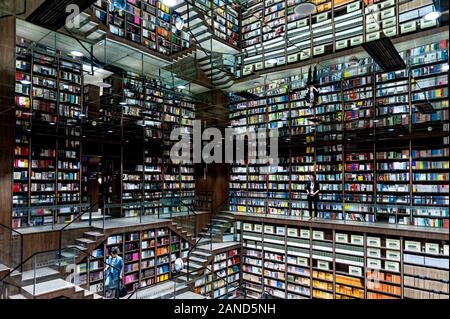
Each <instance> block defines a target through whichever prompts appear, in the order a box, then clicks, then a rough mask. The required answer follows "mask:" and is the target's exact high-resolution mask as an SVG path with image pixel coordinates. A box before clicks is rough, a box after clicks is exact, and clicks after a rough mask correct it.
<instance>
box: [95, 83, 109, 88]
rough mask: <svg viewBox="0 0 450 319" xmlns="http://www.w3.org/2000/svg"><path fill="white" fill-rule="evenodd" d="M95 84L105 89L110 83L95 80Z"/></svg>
mask: <svg viewBox="0 0 450 319" xmlns="http://www.w3.org/2000/svg"><path fill="white" fill-rule="evenodd" d="M97 86H98V87H101V88H105V89H109V88H110V87H111V86H112V85H111V84H109V83H105V82H97Z"/></svg>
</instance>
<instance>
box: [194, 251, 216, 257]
mask: <svg viewBox="0 0 450 319" xmlns="http://www.w3.org/2000/svg"><path fill="white" fill-rule="evenodd" d="M194 255H198V256H204V257H206V258H209V257H211V255H212V254H210V253H205V252H203V251H199V250H197V249H195V250H194V251H193V252H192V253H191V256H194Z"/></svg>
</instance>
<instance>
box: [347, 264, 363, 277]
mask: <svg viewBox="0 0 450 319" xmlns="http://www.w3.org/2000/svg"><path fill="white" fill-rule="evenodd" d="M348 273H349V274H350V275H355V276H362V268H361V267H355V266H348Z"/></svg>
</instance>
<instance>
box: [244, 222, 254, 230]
mask: <svg viewBox="0 0 450 319" xmlns="http://www.w3.org/2000/svg"><path fill="white" fill-rule="evenodd" d="M252 226H253V225H252V224H249V223H244V225H243V228H244V230H250V231H251V230H253V227H252Z"/></svg>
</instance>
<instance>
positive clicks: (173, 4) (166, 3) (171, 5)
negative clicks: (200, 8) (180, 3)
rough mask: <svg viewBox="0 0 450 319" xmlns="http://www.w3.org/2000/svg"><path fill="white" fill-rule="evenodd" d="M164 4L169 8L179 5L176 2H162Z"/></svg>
mask: <svg viewBox="0 0 450 319" xmlns="http://www.w3.org/2000/svg"><path fill="white" fill-rule="evenodd" d="M162 3H163V4H164V5H165V6H168V7H169V8H171V7H173V6H175V5H176V4H177V1H176V0H162Z"/></svg>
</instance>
